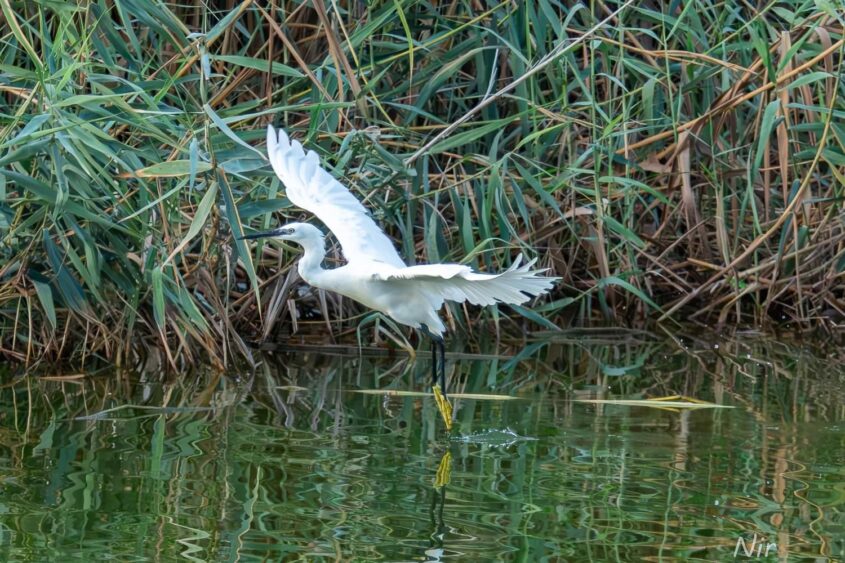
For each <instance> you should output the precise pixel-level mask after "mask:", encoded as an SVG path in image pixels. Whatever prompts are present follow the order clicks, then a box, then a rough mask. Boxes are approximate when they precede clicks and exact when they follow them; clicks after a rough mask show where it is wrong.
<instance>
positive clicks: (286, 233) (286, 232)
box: [279, 229, 294, 235]
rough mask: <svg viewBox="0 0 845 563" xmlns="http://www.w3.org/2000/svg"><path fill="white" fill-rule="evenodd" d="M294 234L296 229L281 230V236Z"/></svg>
mask: <svg viewBox="0 0 845 563" xmlns="http://www.w3.org/2000/svg"><path fill="white" fill-rule="evenodd" d="M293 233H294V229H279V234H280V235H292V234H293Z"/></svg>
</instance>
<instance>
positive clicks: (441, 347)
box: [431, 336, 446, 399]
mask: <svg viewBox="0 0 845 563" xmlns="http://www.w3.org/2000/svg"><path fill="white" fill-rule="evenodd" d="M431 343H432V347H433V348H437V350H438V351H439V352H440V362H439V363H438V366H437V367H438V368H439V370H440V388H441V389H442V390H443V398H444V399H445V398H446V345H445V344H443V337H442V336H436V337H434V338H432V339H431ZM434 361H435V362H437V356H435V359H434ZM434 381H435V383H436V382H437V377H436V376H435V379H434Z"/></svg>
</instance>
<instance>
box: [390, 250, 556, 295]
mask: <svg viewBox="0 0 845 563" xmlns="http://www.w3.org/2000/svg"><path fill="white" fill-rule="evenodd" d="M535 262H536V260H531V261H529V262H528V263H526V264H524V265H520V264H521V263H522V255H521V254H520V255H519V256H518V257H517V259H516V260H514V263H513V265H512V266H511V267H510V268H508V269H507V270H505V271H504V272H501V273H498V274H483V273H480V272H473V271H472V269H471V268H470V267H469V266H463V265H461V264H426V265H423V266H412V267H410V268H404V269H402V270H400V271H398V272H395V273H394V274H391V275H390V276H388V277H387V278H386V281H390V280H395V281H397V282H399V281H400V280H408V281H410V280H413V281H414V282H415V285H416V287H417V289H418V290H419V291H421V292H423V293H424V294H426V296H428V297H429V298H430V301H431V302H432V305H434V304H435V303H436V302H437V301H441V302H442V300H444V299H445V300H447V301H456V302H458V303H463V302H464V301H468V302H470V303H472V304H474V305H493V304H496V303H508V304H511V305H518V304H520V303H525V302H526V301H528V300H529V299H531V298H532V297H536V296H538V295H541V294H543V293H546V292H547V291H549V290H550V289H551V288H552V287H553V286H554V284H555V282H556V281H557V280H559V279H560V278H556V277H546V276H543V275H542V274H543V273H544V272H545V271H546V270H532V269H531V266H533V265H534V263H535ZM437 308H439V305H438V306H437Z"/></svg>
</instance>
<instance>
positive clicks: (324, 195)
mask: <svg viewBox="0 0 845 563" xmlns="http://www.w3.org/2000/svg"><path fill="white" fill-rule="evenodd" d="M267 153H268V156H269V158H270V163H271V164H272V165H273V170H274V171H275V172H276V174H277V175H278V177H279V179H280V180H281V181H282V184H284V187H285V193H286V195H287V197H288V199H289V200H290V201H291V202H292V203H293V204H294V205H297V206H299V207H301V208H302V209H305V210H307V211H310V212H311V213H313V214H314V215H316V216H317V218H318V219H320V220H321V221H322V222H323V223H324V224H325V225H326V226H327V227H328V228H329V229H330V230H331V232H332V233H333V234H334V236H335V237H336V238H337V240H338V242H340V245H341V249H342V251H343V256H344V258H345V259H346V262H347V263H346V265H345V266H341V267H338V268H334V269H324V268H323V265H322V264H323V259H324V258H325V256H326V247H325V237H324V235H323V233H322V232H321V231H320V230H319V229H318V228H317V227H315V226H313V225H309V224H307V223H289V224H287V225H284V226H282V227H279V228H278V229H274V230H272V231H267V232H262V233H255V234H250V235H247V236H245V237H243V238H245V239H257V238H271V239H276V240H285V241H291V242H295V243H297V244H298V245H300V246H301V247H302V250H303V256H302V258H301V259H300V260H299V264H298V270H299V275H300V276H301V277H302V279H303V280H305V281H306V282H307V283H309V284H310V285H312V286H314V287H318V288H322V289H325V290H328V291H334V292H336V293H339V294H341V295H345V296H346V297H349V298H351V299H354V300H355V301H358V302H360V303H363V304H364V305H366V306H367V307H370V308H371V309H375V310H376V311H379V312H381V313H383V314H385V315H387V316H388V317H390V318H391V319H393V320H395V321H396V322H398V323H400V324H404V325H407V326H410V327H413V328H415V329H419V330H421V331H422V332H423V333H425V334H426V335H428V336H429V338H431V342H432V386H433V389H434V394H435V399H436V401H437V406H438V408H439V410H440V412H441V414H442V415H443V419H444V421H445V422H446V425H447V427H449V428H451V422H452V420H451V419H452V414H451V410H452V407H451V404H450V403H449V402H448V399H447V398H446V370H445V358H444V356H445V348H444V345H443V333H444V332H445V330H446V327H445V326H444V324H443V321H442V320H441V319H440V317H439V315H438V311H439V310H440V308H441V307H442V306H443V303H444V301H454V302H457V303H463V302H464V301H468V302H469V303H472V304H475V305H493V304H495V303H511V304H519V303H524V302H526V301H528V300H529V299H531V298H532V297H535V296H537V295H540V294H542V293H545V292H547V291H548V290H549V289H550V288H551V287H552V285H553V284H554V282H555V281H556V280H558V279H559V278H554V277H546V276H541V275H540V274H542V273H543V272H545V270H531V266H532V265H533V264H534V262H535V260H531V261H530V262H528V263H527V264H525V265H523V266H520V262H521V260H522V255H520V256H518V257H517V258H516V260H515V261H514V263H513V265H512V266H511V267H510V268H508V269H507V270H505V271H504V272H501V273H499V274H484V273H479V272H474V271H473V270H472V269H471V268H470V267H469V266H465V265H463V264H425V265H419V266H408V265H406V264H405V262H404V261H403V260H402V259H401V258H400V257H399V254H397V252H396V249H395V248H394V246H393V244H392V243H391V242H390V239H389V238H387V235H385V234H384V232H383V231H382V230H381V229H380V228H379V227H378V226H377V225H376V223H375V222H374V221H373V220H372V218H371V217H370V215H369V214H368V213H367V210H366V209H365V208H364V206H363V205H361V202H360V201H358V200H357V199H356V198H355V196H353V195H352V193H350V191H349V190H348V189H347V188H346V187H345V186H344V185H343V184H341V183H340V182H339V181H337V180H336V179H335V178H334V177H333V176H332V175H331V174H330V173H329V172H327V171H326V170H324V169H323V168H322V167H321V166H320V161H319V158H318V157H317V153H315V152H314V151H310V150H309V151H308V152H305V151H304V150H303V148H302V145H301V144H300V143H299V141H291V140H290V139H289V138H288V135H287V134H286V133H285V132H284V131H283V130H281V129H279V131H278V133H277V132H276V131H275V130H274V129H273V127H272V126H270V127H268V128H267ZM438 353H439V362H438ZM438 371H439V372H440V385H438V381H437V379H438ZM441 386H442V391H441Z"/></svg>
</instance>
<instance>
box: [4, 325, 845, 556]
mask: <svg viewBox="0 0 845 563" xmlns="http://www.w3.org/2000/svg"><path fill="white" fill-rule="evenodd" d="M815 348H817V347H814V349H815ZM832 349H833V350H836V349H834V348H832ZM531 352H532V353H531V354H530V355H528V357H527V359H525V360H523V361H512V360H508V359H503V358H489V357H488V358H485V359H480V360H473V359H467V358H463V359H454V358H453V359H452V360H450V362H449V366H448V369H449V371H450V373H451V376H452V380H453V381H459V383H458V384H457V387H459V388H460V390H461V391H464V392H467V393H470V392H471V393H495V394H506V395H509V396H512V397H514V399H512V400H502V399H495V400H480V399H471V400H468V399H463V400H459V401H458V402H457V407H458V412H457V416H456V418H457V425H456V428H455V430H454V432H453V435H452V437H451V438H450V437H448V436H447V435H446V434H445V432H444V428H443V424H442V422H441V421H440V420H439V419H438V415H437V412H436V410H435V408H434V404H433V401H432V400H431V399H430V398H421V397H414V396H410V397H409V396H386V395H373V394H365V393H359V392H356V391H359V390H372V389H396V390H401V391H414V390H416V391H423V390H425V389H426V385H427V382H428V374H429V371H428V369H429V365H428V364H427V363H426V361H425V360H424V359H422V360H420V361H418V362H417V363H415V364H414V363H411V362H409V361H408V360H407V359H405V358H403V357H389V358H385V357H369V356H363V357H359V356H357V355H352V356H344V355H327V354H324V353H318V352H316V351H303V350H298V351H294V352H291V353H280V354H273V355H272V356H268V357H266V358H264V360H265V362H264V363H263V364H262V365H261V366H260V367H259V368H258V369H257V370H255V371H254V372H251V371H250V370H243V371H239V372H231V373H228V374H223V375H214V374H211V373H205V372H198V373H193V374H183V375H181V376H179V377H176V378H174V377H172V376H169V377H168V376H166V375H161V374H150V373H147V374H142V375H137V374H132V373H125V372H115V371H113V370H111V371H110V370H107V371H104V372H102V373H99V374H94V375H88V374H86V375H85V376H84V377H81V376H80V377H70V378H67V377H66V378H60V379H50V378H34V377H29V378H17V379H15V380H14V381H10V382H9V383H7V384H6V385H5V386H4V387H3V388H2V393H0V418H2V425H0V464H2V470H0V475H2V480H0V540H2V541H0V559H2V560H8V561H47V560H57V559H67V558H86V559H91V560H120V561H148V560H162V561H164V560H193V561H236V560H237V561H281V560H297V559H302V560H308V561H320V560H327V561H334V560H341V561H364V560H385V561H438V560H444V559H452V560H462V561H483V560H521V561H534V560H542V559H544V558H545V559H548V560H569V561H588V560H589V561H641V560H645V559H653V560H664V561H671V560H695V559H698V560H702V561H712V560H733V559H734V551H735V549H736V548H737V542H738V540H742V542H744V543H743V545H744V546H745V548H746V549H754V550H755V551H754V553H753V555H756V549H757V546H760V545H762V546H763V548H762V549H763V550H765V549H766V548H768V549H769V552H770V553H769V560H773V559H775V558H778V557H779V558H780V559H781V560H787V559H788V560H790V561H792V560H795V561H797V560H802V559H806V560H821V561H824V560H838V559H842V558H844V557H845V515H844V514H843V513H844V512H845V469H843V468H844V467H845V406H843V405H845V394H843V388H845V385H843V383H845V370H843V367H842V363H843V359H842V357H841V355H840V354H839V353H838V352H835V353H833V354H824V353H820V352H818V351H817V350H810V349H809V347H808V346H805V345H801V344H789V345H787V344H783V343H778V342H775V341H772V340H767V339H764V338H759V337H756V336H754V335H747V334H745V335H737V336H734V337H732V338H730V339H728V338H722V339H719V340H715V339H712V338H711V339H698V337H696V338H693V337H677V336H674V337H671V338H667V337H656V336H649V335H644V334H623V333H615V334H602V333H580V334H578V335H572V336H570V337H567V338H558V341H557V342H555V343H549V344H543V345H540V346H537V347H535V348H534V349H532V350H531ZM80 375H82V374H80ZM7 379H8V378H7ZM668 395H684V396H689V397H693V398H696V399H700V400H705V401H710V402H713V403H716V404H719V405H727V406H730V407H733V408H712V409H704V408H703V409H696V410H689V409H679V408H654V407H645V406H628V405H617V404H594V403H583V402H579V401H580V400H582V399H613V398H624V399H641V398H646V397H660V396H668ZM753 541H756V542H757V543H755V544H754V547H753V548H752V542H753ZM742 550H743V547H742V546H740V551H739V553H738V555H739V556H740V558H742V556H743V551H742ZM762 553H763V552H761V554H762ZM745 559H749V558H748V557H745Z"/></svg>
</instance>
